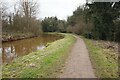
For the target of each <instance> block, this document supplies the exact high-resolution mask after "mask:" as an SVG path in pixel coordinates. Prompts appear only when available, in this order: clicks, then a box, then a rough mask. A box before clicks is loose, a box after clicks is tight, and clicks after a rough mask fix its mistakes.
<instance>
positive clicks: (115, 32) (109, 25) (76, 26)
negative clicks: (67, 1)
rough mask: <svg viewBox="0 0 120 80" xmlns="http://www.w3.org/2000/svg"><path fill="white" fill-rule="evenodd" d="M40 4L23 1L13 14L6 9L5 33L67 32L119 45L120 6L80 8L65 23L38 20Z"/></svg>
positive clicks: (97, 4)
mask: <svg viewBox="0 0 120 80" xmlns="http://www.w3.org/2000/svg"><path fill="white" fill-rule="evenodd" d="M37 11H38V4H37V2H35V1H32V2H29V1H28V0H26V2H24V1H21V0H20V1H19V2H18V3H16V4H14V11H13V12H9V13H8V12H6V6H5V5H3V7H2V25H3V27H2V29H3V32H8V33H9V32H14V33H16V32H20V33H26V32H30V33H34V34H35V35H38V34H40V33H41V32H64V33H65V32H66V33H75V34H78V35H83V36H85V37H89V38H93V39H101V40H110V41H119V40H120V38H119V35H120V2H94V1H93V2H91V3H88V2H86V4H84V5H83V6H79V7H78V8H77V9H76V10H75V11H74V12H73V15H72V16H69V17H68V18H67V21H65V20H59V19H58V18H57V17H46V18H45V19H44V20H39V19H37V18H36V14H37Z"/></svg>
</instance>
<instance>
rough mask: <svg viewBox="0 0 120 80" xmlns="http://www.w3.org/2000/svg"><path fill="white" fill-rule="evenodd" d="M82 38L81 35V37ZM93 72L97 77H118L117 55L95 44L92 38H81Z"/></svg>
mask: <svg viewBox="0 0 120 80" xmlns="http://www.w3.org/2000/svg"><path fill="white" fill-rule="evenodd" d="M82 38H83V37H82ZM83 39H84V41H85V43H86V46H87V48H88V51H89V56H90V58H91V62H92V65H93V68H94V70H95V74H96V76H97V77H98V78H118V55H117V53H114V52H112V51H111V50H109V49H106V48H102V47H100V46H99V45H97V44H96V43H95V42H94V40H90V39H86V38H83Z"/></svg>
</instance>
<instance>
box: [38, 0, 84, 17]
mask: <svg viewBox="0 0 120 80" xmlns="http://www.w3.org/2000/svg"><path fill="white" fill-rule="evenodd" d="M85 1H86V0H40V15H39V17H40V18H44V17H51V16H57V17H58V18H59V19H67V17H68V16H70V15H72V13H73V11H74V10H75V9H76V8H77V7H78V6H79V5H83V4H84V3H85Z"/></svg>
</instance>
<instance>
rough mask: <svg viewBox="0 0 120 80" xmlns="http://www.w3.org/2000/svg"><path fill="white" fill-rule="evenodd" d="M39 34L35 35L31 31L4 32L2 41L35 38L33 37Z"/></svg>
mask: <svg viewBox="0 0 120 80" xmlns="http://www.w3.org/2000/svg"><path fill="white" fill-rule="evenodd" d="M38 36H39V35H33V34H30V33H27V34H21V33H19V34H5V33H3V34H2V42H11V41H16V40H22V39H28V38H33V37H38Z"/></svg>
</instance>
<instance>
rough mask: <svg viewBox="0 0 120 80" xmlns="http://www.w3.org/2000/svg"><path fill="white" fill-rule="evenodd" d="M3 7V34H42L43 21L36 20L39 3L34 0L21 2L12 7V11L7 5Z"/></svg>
mask: <svg viewBox="0 0 120 80" xmlns="http://www.w3.org/2000/svg"><path fill="white" fill-rule="evenodd" d="M1 5H2V31H3V33H4V32H5V33H17V32H18V33H32V34H35V35H38V34H39V33H41V32H42V31H41V21H40V20H38V19H37V18H36V15H37V9H38V6H39V5H38V3H37V2H35V1H34V0H32V1H29V0H26V1H24V0H19V1H18V2H16V3H14V4H13V5H12V7H13V10H12V11H10V8H9V6H7V3H1Z"/></svg>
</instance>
